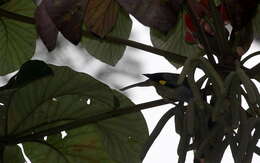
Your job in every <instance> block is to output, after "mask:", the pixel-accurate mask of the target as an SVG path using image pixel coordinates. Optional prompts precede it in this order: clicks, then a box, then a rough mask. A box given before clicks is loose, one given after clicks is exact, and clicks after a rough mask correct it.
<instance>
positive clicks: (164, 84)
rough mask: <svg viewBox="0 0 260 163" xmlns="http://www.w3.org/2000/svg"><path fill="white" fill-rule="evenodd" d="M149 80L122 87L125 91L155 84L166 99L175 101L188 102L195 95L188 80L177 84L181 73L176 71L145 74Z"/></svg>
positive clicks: (158, 91) (157, 90)
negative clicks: (175, 72)
mask: <svg viewBox="0 0 260 163" xmlns="http://www.w3.org/2000/svg"><path fill="white" fill-rule="evenodd" d="M143 75H144V76H146V77H147V78H148V80H146V81H144V82H140V83H136V84H133V85H130V86H127V87H124V88H122V89H120V90H121V91H125V90H127V89H130V88H133V87H146V86H154V87H155V89H156V92H157V93H158V94H159V95H160V96H161V97H162V98H165V99H170V100H174V101H185V102H188V101H190V100H191V99H192V97H193V95H192V92H191V89H190V87H189V85H188V83H187V81H186V80H184V82H183V83H182V84H177V81H178V78H179V74H174V73H154V74H143Z"/></svg>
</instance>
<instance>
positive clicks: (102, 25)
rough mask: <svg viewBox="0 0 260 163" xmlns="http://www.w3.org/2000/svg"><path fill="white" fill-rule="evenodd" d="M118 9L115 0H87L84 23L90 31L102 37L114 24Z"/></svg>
mask: <svg viewBox="0 0 260 163" xmlns="http://www.w3.org/2000/svg"><path fill="white" fill-rule="evenodd" d="M118 9H119V6H118V4H117V2H116V1H115V0H89V2H88V4H87V8H86V15H85V24H86V26H87V27H88V28H89V29H90V30H91V31H92V32H94V33H95V34H97V35H98V36H100V37H104V36H105V35H106V34H107V33H108V32H110V31H111V30H112V28H113V27H114V25H115V24H116V20H117V15H118Z"/></svg>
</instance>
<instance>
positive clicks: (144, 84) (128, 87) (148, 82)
mask: <svg viewBox="0 0 260 163" xmlns="http://www.w3.org/2000/svg"><path fill="white" fill-rule="evenodd" d="M147 86H151V82H150V80H146V81H143V82H140V83H136V84H133V85H129V86H126V87H124V88H121V89H120V91H125V90H127V89H130V88H134V87H147Z"/></svg>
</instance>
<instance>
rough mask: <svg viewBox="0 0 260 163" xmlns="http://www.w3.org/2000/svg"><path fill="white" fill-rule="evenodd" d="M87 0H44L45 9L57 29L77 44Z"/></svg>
mask: <svg viewBox="0 0 260 163" xmlns="http://www.w3.org/2000/svg"><path fill="white" fill-rule="evenodd" d="M87 2H88V0H74V1H71V0H69V1H62V0H44V1H43V2H42V3H41V4H44V5H45V8H46V11H47V13H48V15H49V16H50V18H51V19H52V22H53V23H55V25H56V27H57V29H58V30H59V31H60V32H61V33H62V34H63V35H64V37H65V38H67V39H68V40H69V41H70V42H72V43H73V44H75V45H77V44H78V43H79V41H80V39H81V35H82V23H83V19H84V15H85V8H86V4H87Z"/></svg>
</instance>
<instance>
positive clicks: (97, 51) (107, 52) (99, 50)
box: [82, 10, 132, 66]
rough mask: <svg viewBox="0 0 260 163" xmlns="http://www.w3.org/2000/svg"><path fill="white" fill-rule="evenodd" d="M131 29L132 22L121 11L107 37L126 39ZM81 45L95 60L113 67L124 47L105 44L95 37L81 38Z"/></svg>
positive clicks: (121, 54)
mask: <svg viewBox="0 0 260 163" xmlns="http://www.w3.org/2000/svg"><path fill="white" fill-rule="evenodd" d="M131 29H132V21H131V19H130V18H129V16H128V15H127V14H126V13H125V12H124V11H122V10H120V11H119V13H118V19H117V22H116V24H115V26H114V29H113V30H112V31H111V32H110V33H109V34H108V35H109V36H114V37H119V38H122V39H128V37H129V35H130V32H131ZM82 45H83V46H84V47H85V48H86V50H87V51H88V52H89V54H91V55H92V56H94V57H95V58H97V59H99V60H101V61H102V62H105V63H107V64H110V65H113V66H114V65H115V64H116V63H117V62H118V61H119V60H120V58H121V57H122V56H123V54H124V52H125V48H126V46H125V45H118V44H115V43H110V42H106V41H104V40H103V39H100V38H98V37H95V36H90V37H83V38H82Z"/></svg>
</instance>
